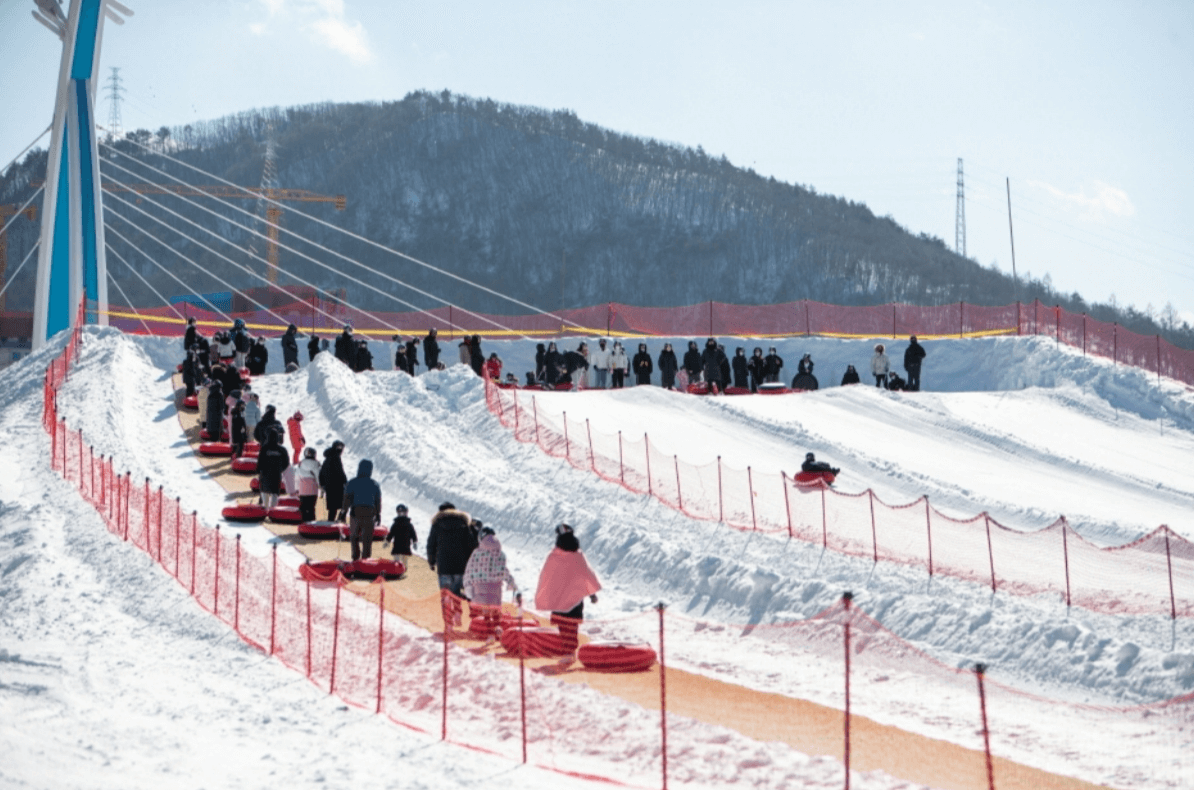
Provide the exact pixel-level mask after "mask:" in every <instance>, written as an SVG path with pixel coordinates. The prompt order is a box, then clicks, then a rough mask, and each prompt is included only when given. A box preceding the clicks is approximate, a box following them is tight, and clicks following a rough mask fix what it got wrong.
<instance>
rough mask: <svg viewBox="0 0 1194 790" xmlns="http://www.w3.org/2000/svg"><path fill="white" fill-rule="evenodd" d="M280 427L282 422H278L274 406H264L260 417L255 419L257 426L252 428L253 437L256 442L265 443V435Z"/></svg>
mask: <svg viewBox="0 0 1194 790" xmlns="http://www.w3.org/2000/svg"><path fill="white" fill-rule="evenodd" d="M275 426H276V428H275ZM281 427H282V423H280V422H278V415H277V413H276V410H275V408H274V407H273V406H272V405H270V406H266V407H265V414H262V415H261V419H260V420H258V421H257V427H256V428H254V429H253V438H254V439H255V440H257V443H258V444H265V437H266V436H268V435H269V434H271V433H273V432H274V431H275V430H276V429H280V428H281Z"/></svg>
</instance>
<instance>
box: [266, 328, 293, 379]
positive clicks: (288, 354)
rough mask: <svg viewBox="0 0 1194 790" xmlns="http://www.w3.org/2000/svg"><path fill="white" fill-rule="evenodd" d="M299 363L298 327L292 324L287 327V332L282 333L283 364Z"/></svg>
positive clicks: (284, 365)
mask: <svg viewBox="0 0 1194 790" xmlns="http://www.w3.org/2000/svg"><path fill="white" fill-rule="evenodd" d="M298 363H299V361H298V327H297V326H295V325H294V324H291V325H290V326H288V327H286V334H284V335H282V366H283V367H288V366H290V365H292V364H293V365H298ZM263 372H264V371H263Z"/></svg>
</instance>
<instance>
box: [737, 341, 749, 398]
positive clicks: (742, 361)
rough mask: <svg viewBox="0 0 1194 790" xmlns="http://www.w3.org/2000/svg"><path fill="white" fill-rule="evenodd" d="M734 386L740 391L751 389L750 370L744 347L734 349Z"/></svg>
mask: <svg viewBox="0 0 1194 790" xmlns="http://www.w3.org/2000/svg"><path fill="white" fill-rule="evenodd" d="M733 368H734V386H735V387H737V388H738V389H749V388H750V370H749V369H748V368H747V366H746V349H745V348H743V347H742V346H738V348H736V349H734V362H733Z"/></svg>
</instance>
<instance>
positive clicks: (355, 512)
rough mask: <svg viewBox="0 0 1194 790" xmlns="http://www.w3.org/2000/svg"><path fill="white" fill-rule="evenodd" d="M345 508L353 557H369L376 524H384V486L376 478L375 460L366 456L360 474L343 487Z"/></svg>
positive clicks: (360, 465)
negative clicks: (382, 520)
mask: <svg viewBox="0 0 1194 790" xmlns="http://www.w3.org/2000/svg"><path fill="white" fill-rule="evenodd" d="M344 512H345V513H346V514H347V517H346V520H347V521H348V539H349V541H350V542H351V543H352V559H353V561H354V562H355V561H356V560H359V559H366V560H367V559H369V558H370V557H372V556H373V528H374V527H376V526H378V525H379V524H381V486H379V485H378V484H377V481H376V480H374V479H373V462H372V461H370V460H369V459H367V458H363V459H361V462H360V464H358V465H357V476H356V477H354V478H353V479H351V480H349V481H348V485H347V486H345V487H344Z"/></svg>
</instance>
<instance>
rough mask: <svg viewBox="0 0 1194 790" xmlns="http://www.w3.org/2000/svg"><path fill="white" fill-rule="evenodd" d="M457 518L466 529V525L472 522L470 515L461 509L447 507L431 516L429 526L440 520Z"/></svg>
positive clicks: (454, 519)
mask: <svg viewBox="0 0 1194 790" xmlns="http://www.w3.org/2000/svg"><path fill="white" fill-rule="evenodd" d="M456 520H459V521H460V523H461V526H463V527H465V528H466V529H467V527H468V525H469V524H471V523H472V520H473V518H472V516H470V515H469V514H468V513H465V512H464V511H463V510H456V509H455V508H448V509H447V510H440V511H439V512H437V513H436V514H435V515H434V516H432V517H431V526H433V527H434V526H435V525H436V524H437V523H438V522H440V521H456Z"/></svg>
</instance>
